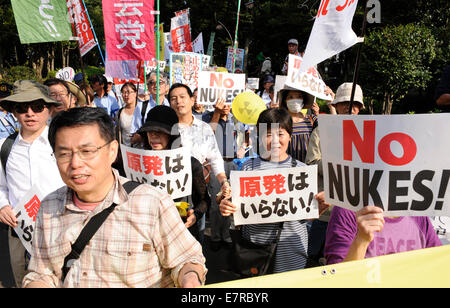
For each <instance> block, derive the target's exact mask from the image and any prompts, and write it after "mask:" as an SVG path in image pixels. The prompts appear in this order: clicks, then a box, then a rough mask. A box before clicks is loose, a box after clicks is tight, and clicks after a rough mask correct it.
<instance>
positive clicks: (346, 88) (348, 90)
mask: <svg viewBox="0 0 450 308" xmlns="http://www.w3.org/2000/svg"><path fill="white" fill-rule="evenodd" d="M352 87H353V83H352V82H345V83H343V84H341V85H340V86H339V88H338V89H337V91H336V96H335V97H334V100H333V101H332V102H331V103H330V104H333V105H334V104H337V103H340V102H350V98H351V95H352ZM353 101H354V102H358V103H360V104H361V105H362V108H364V101H363V93H362V89H361V87H360V86H359V85H358V84H357V85H356V88H355V97H354V99H353Z"/></svg>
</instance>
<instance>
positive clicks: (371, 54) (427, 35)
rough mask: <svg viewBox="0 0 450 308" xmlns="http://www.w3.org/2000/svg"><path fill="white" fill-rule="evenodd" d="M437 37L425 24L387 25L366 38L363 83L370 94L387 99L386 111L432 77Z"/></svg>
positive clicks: (385, 103)
mask: <svg viewBox="0 0 450 308" xmlns="http://www.w3.org/2000/svg"><path fill="white" fill-rule="evenodd" d="M435 46H436V40H435V38H434V36H433V34H432V33H431V31H430V29H428V28H427V27H425V26H423V25H421V24H407V25H398V26H387V27H385V28H383V29H381V30H375V31H373V32H371V33H370V34H369V35H368V36H367V37H366V41H365V46H364V54H363V60H362V66H361V75H362V78H361V79H362V80H361V84H362V85H363V88H364V90H365V93H366V96H367V95H368V96H370V97H373V98H379V99H383V101H384V108H383V113H387V114H389V113H390V111H391V108H392V103H393V102H395V101H399V100H401V99H402V98H404V97H405V95H406V94H407V93H408V91H409V90H410V89H413V88H415V89H425V88H426V87H427V84H428V82H429V81H430V80H431V78H432V71H431V63H432V61H433V59H434V58H435V56H436V48H435Z"/></svg>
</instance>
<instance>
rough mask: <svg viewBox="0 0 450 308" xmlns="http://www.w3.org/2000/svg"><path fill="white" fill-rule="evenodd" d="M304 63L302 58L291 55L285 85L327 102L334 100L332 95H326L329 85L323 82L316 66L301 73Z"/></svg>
mask: <svg viewBox="0 0 450 308" xmlns="http://www.w3.org/2000/svg"><path fill="white" fill-rule="evenodd" d="M302 61H303V58H302V57H299V56H295V55H292V54H290V55H289V67H288V74H287V77H286V82H285V85H286V86H289V87H292V88H295V89H298V90H301V91H304V92H307V93H309V94H311V95H312V96H315V97H317V98H320V99H324V100H327V101H331V100H333V98H332V97H331V95H326V94H325V87H326V86H327V85H326V84H325V82H324V81H323V80H322V78H321V77H320V75H319V72H318V71H317V69H316V68H315V67H314V66H312V67H310V68H309V69H308V70H306V71H305V72H303V73H299V72H300V67H301V64H302Z"/></svg>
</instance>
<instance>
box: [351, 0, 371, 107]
mask: <svg viewBox="0 0 450 308" xmlns="http://www.w3.org/2000/svg"><path fill="white" fill-rule="evenodd" d="M367 2H368V0H366V7H365V9H364V20H363V24H362V38H363V39H364V37H365V35H366V28H367V12H368V6H367ZM363 44H364V41H362V42H361V43H360V45H359V48H358V54H357V55H356V64H355V71H354V73H353V85H352V93H351V95H350V106H349V110H348V114H352V109H353V102H354V100H355V91H356V85H357V83H358V78H359V67H360V63H361V52H362V47H363Z"/></svg>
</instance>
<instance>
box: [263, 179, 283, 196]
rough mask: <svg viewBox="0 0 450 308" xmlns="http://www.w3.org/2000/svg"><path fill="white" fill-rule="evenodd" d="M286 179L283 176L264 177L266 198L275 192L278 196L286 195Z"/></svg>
mask: <svg viewBox="0 0 450 308" xmlns="http://www.w3.org/2000/svg"><path fill="white" fill-rule="evenodd" d="M284 180H285V178H284V176H282V175H281V174H276V175H267V176H263V185H264V188H265V189H266V191H265V194H266V196H268V195H270V194H271V193H272V192H273V191H275V193H276V194H284V193H285V192H286V189H285V188H284V184H285V181H284Z"/></svg>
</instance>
